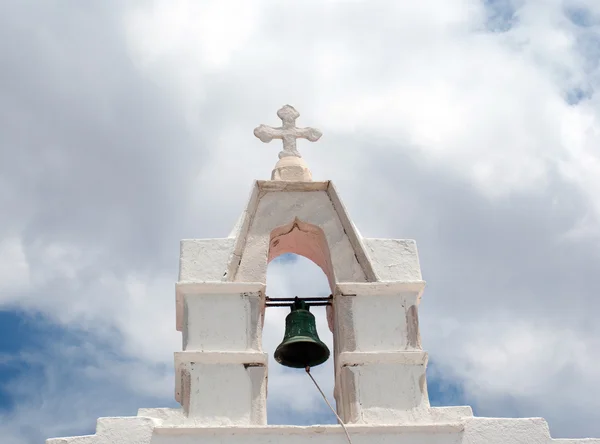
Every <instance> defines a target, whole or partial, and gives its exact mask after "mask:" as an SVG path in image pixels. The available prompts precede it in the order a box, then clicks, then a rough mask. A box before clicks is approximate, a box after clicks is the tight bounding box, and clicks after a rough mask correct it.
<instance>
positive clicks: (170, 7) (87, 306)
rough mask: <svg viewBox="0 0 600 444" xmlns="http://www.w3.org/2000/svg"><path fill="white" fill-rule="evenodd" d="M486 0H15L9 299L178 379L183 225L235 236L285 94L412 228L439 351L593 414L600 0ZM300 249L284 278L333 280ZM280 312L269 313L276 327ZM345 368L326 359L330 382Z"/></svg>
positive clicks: (473, 382)
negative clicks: (301, 258)
mask: <svg viewBox="0 0 600 444" xmlns="http://www.w3.org/2000/svg"><path fill="white" fill-rule="evenodd" d="M487 4H488V8H487V9H486V7H485V4H484V2H478V1H467V0H452V1H434V0H428V1H421V2H394V1H374V2H354V1H353V2H350V1H346V2H340V1H331V2H327V3H322V2H317V1H303V2H286V3H281V2H273V1H264V2H258V1H257V2H250V1H240V2H235V3H231V2H228V3H227V5H225V4H224V3H223V2H218V1H214V2H203V3H202V4H197V3H194V2H190V1H181V2H164V1H159V2H136V3H135V4H128V5H127V6H123V5H121V4H117V3H111V2H106V3H103V6H90V5H88V4H85V5H84V4H83V3H82V4H81V5H78V6H77V8H75V9H71V10H69V11H65V12H61V13H60V14H56V11H50V10H43V11H42V12H43V13H42V12H40V10H39V9H38V8H39V6H37V5H35V6H34V5H33V4H31V5H30V4H28V3H27V2H23V3H21V4H19V5H18V6H17V5H16V4H15V5H8V4H7V5H2V6H0V17H5V20H4V21H2V19H0V22H1V23H0V25H2V26H1V27H2V29H5V32H6V33H7V35H10V36H11V37H10V38H7V39H3V40H2V42H0V54H2V55H3V56H4V57H3V59H4V60H6V63H5V65H6V66H5V68H6V69H4V70H3V72H2V73H0V85H2V86H0V92H2V94H3V97H6V100H5V101H4V103H5V105H6V106H5V107H3V108H1V109H0V120H1V121H2V122H3V128H4V130H3V132H2V134H0V156H1V157H0V160H1V162H0V177H2V187H0V204H1V205H0V206H2V208H3V217H2V218H1V220H0V239H2V242H1V243H0V281H1V282H0V286H2V299H1V300H2V303H3V304H5V305H4V306H11V305H13V306H14V305H18V306H19V307H20V308H24V309H28V310H38V311H40V312H42V313H43V314H45V315H46V316H48V317H50V318H51V319H53V320H54V321H55V322H57V323H58V324H59V325H63V326H71V327H73V326H75V327H77V328H81V329H83V331H85V332H87V334H89V335H91V337H93V338H94V339H95V340H98V339H102V340H104V341H106V342H108V343H109V344H111V347H112V348H113V351H114V352H115V353H117V354H118V355H119V357H120V358H123V359H125V358H127V359H125V360H126V361H127V360H129V361H132V362H134V364H131V365H130V364H127V365H128V366H129V365H130V366H129V367H127V366H123V365H120V364H119V365H117V364H115V366H114V367H113V368H112V369H109V368H107V367H104V366H99V367H98V368H95V369H88V372H91V373H94V375H97V376H98V375H99V377H104V376H106V375H109V376H110V378H108V379H107V380H106V381H105V383H106V384H107V385H110V384H112V382H110V381H113V379H118V378H117V376H118V375H126V374H127V373H128V372H129V374H131V375H138V374H139V372H141V376H140V377H139V378H137V379H134V380H131V378H130V377H129V376H127V377H124V380H126V381H129V382H128V383H131V384H132V386H131V389H132V390H133V391H134V392H135V393H136V394H137V395H139V396H141V394H142V393H146V394H148V395H152V396H162V395H161V394H162V393H166V392H165V391H164V390H166V389H165V387H167V386H168V385H169V378H170V377H167V376H164V374H163V373H161V372H162V371H163V370H162V369H164V368H167V369H170V368H171V367H170V366H171V365H172V354H171V353H172V351H174V350H176V349H179V347H180V342H179V341H180V336H179V333H177V332H176V331H175V330H174V297H173V292H174V288H173V282H174V280H175V279H176V267H177V248H178V240H179V239H180V238H190V237H218V236H226V235H227V233H228V232H229V229H230V227H231V226H232V225H233V224H234V222H235V220H236V218H237V217H238V215H239V213H240V212H241V211H242V209H243V205H244V204H245V200H246V199H247V196H248V191H249V188H250V185H251V181H252V180H253V179H255V178H268V177H269V172H270V169H271V168H272V166H273V165H274V163H275V161H276V153H277V151H278V148H277V147H276V146H275V145H274V143H272V144H270V145H264V144H262V143H261V142H260V141H258V140H256V139H255V138H254V137H253V136H252V129H253V128H254V127H256V126H257V125H258V124H260V123H265V124H270V125H275V124H277V123H278V120H277V118H276V115H275V112H276V110H277V109H278V107H280V106H281V105H283V104H285V103H290V104H292V105H294V106H295V107H296V108H297V109H298V110H299V111H300V113H301V117H300V119H299V122H298V124H299V125H302V126H305V125H306V126H308V125H310V126H316V127H319V128H320V129H321V130H323V132H324V136H323V138H322V139H321V140H320V141H319V143H318V144H309V143H308V142H306V143H303V142H300V144H299V149H300V151H301V152H302V153H303V155H304V157H305V158H306V160H307V162H308V163H309V165H311V167H312V171H313V174H314V176H315V178H317V179H333V180H334V181H335V182H336V185H337V186H338V189H340V191H341V194H342V197H343V199H344V201H345V204H346V205H347V206H348V208H349V209H350V213H351V215H352V216H353V217H354V219H355V221H356V223H357V225H358V227H359V228H360V230H361V232H363V233H364V234H365V235H369V236H378V237H384V236H390V237H414V238H416V240H417V243H418V245H419V248H420V251H421V261H422V265H423V272H424V274H425V276H426V279H427V280H428V282H429V287H428V289H427V291H426V292H425V295H424V299H423V310H422V325H423V336H424V345H425V348H426V349H428V350H429V351H430V352H431V358H432V360H435V361H436V363H437V364H438V365H439V366H440V367H441V368H444V369H445V371H446V372H447V374H451V375H453V376H454V377H457V378H460V380H461V381H462V382H463V383H464V386H465V387H466V388H467V390H468V392H469V396H472V397H473V398H472V399H476V400H477V401H478V403H479V404H481V405H484V406H486V407H485V408H486V409H487V410H486V412H491V414H495V415H498V414H500V413H503V412H514V408H515V407H514V406H515V405H516V406H518V408H522V410H519V412H520V413H523V414H532V415H539V414H540V413H548V414H549V415H550V416H549V420H550V425H551V427H552V431H553V433H554V434H555V435H556V434H558V435H560V436H566V435H570V436H574V435H576V434H579V433H583V432H585V433H588V432H589V434H595V435H599V434H600V433H599V432H598V429H597V428H594V427H596V426H595V421H593V419H592V416H590V415H593V414H594V412H595V411H597V408H598V405H597V401H596V399H599V394H598V391H597V389H596V388H595V387H599V386H600V384H599V382H600V381H599V380H598V376H597V375H598V374H600V372H598V371H597V369H598V362H597V358H598V356H597V352H595V350H598V349H599V348H598V344H597V339H596V338H597V337H598V335H599V334H600V331H599V330H598V328H597V327H595V325H596V322H595V317H594V315H593V313H594V312H595V310H596V311H597V309H598V308H600V305H598V302H597V301H596V299H595V298H594V295H595V294H597V292H598V290H599V289H600V282H599V281H598V279H597V278H596V275H597V268H598V267H599V266H600V262H599V261H600V259H599V258H598V256H597V253H596V251H597V249H596V248H595V247H594V245H595V244H594V242H597V236H598V230H597V226H598V222H599V221H600V217H599V216H600V204H599V203H598V202H599V201H598V199H597V196H598V193H599V192H600V159H599V155H598V149H597V147H598V146H599V143H600V136H599V135H600V123H599V119H600V102H599V101H598V98H597V97H596V95H595V94H594V92H595V91H596V90H597V89H598V87H599V86H600V75H599V73H600V71H599V68H598V66H599V60H600V56H599V54H598V51H597V50H595V49H594V48H595V47H596V46H597V45H595V44H594V42H598V41H600V37H599V34H600V24H599V23H600V20H599V19H598V18H599V17H600V9H599V8H600V6H599V5H600V4H598V2H596V1H594V0H587V1H577V2H576V1H566V2H563V1H558V0H551V1H547V2H536V1H506V2H487ZM90 8H91V9H90ZM490 8H495V10H494V11H492V10H491V9H490ZM574 8H580V12H578V13H577V14H579V15H577V17H579V18H578V19H577V20H574V19H573V20H574V21H575V23H574V22H573V20H572V19H570V18H569V14H571V16H572V15H573V14H574V13H569V14H568V11H570V10H574ZM581 8H584V9H581ZM585 8H587V12H585ZM582 10H583V11H584V12H581V11H582ZM51 12H54V14H53V13H51ZM23 17H28V18H29V21H26V20H25V21H24V19H23ZM571 18H572V17H571ZM577 21H579V22H581V23H576V22H577ZM584 22H585V23H584ZM582 23H584V24H582ZM14 42H17V43H18V44H16V43H14ZM17 47H18V48H21V49H20V50H19V51H16V50H15V48H17ZM25 62H26V63H25ZM575 99H577V100H579V101H577V100H575ZM569 102H570V103H569ZM7 215H8V216H7ZM297 267H298V276H300V275H301V276H313V274H314V276H315V278H319V279H320V277H319V276H321V275H320V274H319V273H320V271H318V269H315V267H313V268H310V267H308V268H306V264H304V265H303V263H302V262H301V263H299V264H297ZM273 270H274V271H273ZM311 270H312V271H311ZM282 271H283V268H282V266H279V265H277V264H273V265H271V267H270V270H269V272H270V274H269V291H275V292H277V293H281V294H287V295H292V294H294V293H295V292H302V293H303V292H306V293H307V294H309V293H311V292H313V291H320V289H321V286H320V285H321V284H318V282H319V281H314V282H313V281H312V278H311V279H307V278H298V277H297V276H296V275H295V274H293V275H289V274H288V275H287V278H284V277H283V276H284V275H283V274H281V273H282ZM321 277H322V276H321ZM296 279H299V280H296ZM313 284H314V286H313ZM494 311H500V312H501V313H503V314H505V315H504V316H503V317H502V316H498V317H496V318H494V319H493V322H492V321H489V319H490V318H491V317H493V316H492V314H493V313H494ZM283 318H284V313H282V312H278V311H276V310H275V311H271V312H269V318H268V319H267V324H266V333H265V334H266V336H265V347H266V348H267V349H268V350H271V351H272V350H274V347H275V346H276V344H277V343H278V342H279V341H280V340H281V337H282V334H283V330H282V328H283ZM318 319H319V321H318V322H319V332H324V339H326V340H327V341H330V340H331V339H330V335H327V334H325V332H326V331H327V330H326V329H327V327H326V323H324V319H323V318H322V317H321V316H319V317H318ZM481 319H484V320H486V321H485V322H483V321H481ZM330 345H331V344H330ZM549 350H551V351H552V352H549ZM56 353H57V356H61V353H62V351H60V352H59V351H57V352H56ZM457 358H459V359H457ZM129 361H127V362H129ZM145 366H147V367H148V368H149V369H150V371H147V372H145V371H144V368H145ZM329 366H330V364H327V365H325V366H323V367H321V368H320V369H319V371H320V372H322V373H316V374H317V376H318V377H319V379H320V380H323V381H324V382H323V385H324V387H325V388H326V390H328V392H331V389H332V387H331V384H332V378H331V376H330V373H331V371H330V370H331V369H330V367H329ZM153 369H155V370H156V371H154V370H153ZM271 369H272V371H273V372H280V371H281V369H277V366H276V365H275V364H273V365H271ZM315 372H316V370H315ZM102 375H104V376H102ZM327 375H329V376H328V378H329V379H327V378H325V376H327ZM88 376H89V374H88ZM301 376H302V378H303V379H305V380H306V381H303V382H300V381H301V380H300V379H297V378H294V379H293V381H294V383H291V382H290V381H292V380H290V379H288V378H289V376H288V375H287V374H284V373H275V375H274V378H272V379H270V381H271V386H270V392H269V394H270V396H271V399H272V400H277V402H281V403H284V402H285V399H284V398H285V397H286V396H288V395H290V393H293V396H295V397H297V399H298V400H299V402H298V405H297V406H296V408H298V409H300V410H302V411H303V414H308V412H309V411H310V410H311V409H312V408H313V407H314V408H317V406H318V405H321V406H322V402H321V401H320V400H319V399H318V394H317V393H316V390H313V389H314V388H313V387H310V388H309V387H308V386H310V381H309V380H308V379H307V378H306V377H305V375H301ZM90 377H91V376H90ZM113 377H114V378H113ZM111 378H113V379H111ZM128 378H129V379H128ZM152 378H158V380H159V381H160V383H159V384H158V385H153V384H151V383H150V381H152V380H153V379H152ZM50 379H51V377H50V376H48V380H50ZM305 384H308V386H307V385H305ZM557 384H561V385H565V386H566V387H567V388H568V389H567V390H556V385H557ZM311 391H312V393H313V394H311ZM59 395H60V391H52V392H50V393H49V394H48V397H49V398H54V397H58V396H59ZM313 395H314V396H313ZM132 396H133V395H132ZM165 396H167V397H168V399H169V400H170V399H171V398H170V397H171V394H170V393H169V394H165ZM502 396H509V397H513V398H514V399H515V400H516V401H515V403H514V404H513V406H510V407H508V406H506V405H504V404H503V403H502V402H501V399H500V398H501V397H502ZM118 402H120V399H118V398H117V399H116V401H115V403H118ZM141 406H143V405H140V407H141ZM548 406H551V408H550V407H548ZM106 407H107V408H108V407H109V406H108V404H107V405H106ZM30 408H33V409H34V410H35V408H34V407H31V406H29V407H23V406H18V407H17V408H16V410H15V415H21V414H22V415H31V414H32V413H31V412H30V411H29V410H27V409H30ZM494 408H496V410H494ZM511 408H512V409H513V410H511ZM36 412H37V413H36V415H40V416H39V421H40V422H43V421H46V422H47V423H48V424H50V423H54V422H57V421H61V420H63V419H64V418H65V417H67V416H68V414H69V413H68V411H67V410H59V411H57V412H49V411H48V410H37V411H36ZM61 412H62V413H61ZM61 414H62V415H63V416H61ZM85 414H89V415H92V416H94V415H95V416H99V415H101V414H103V413H102V412H100V411H93V412H89V411H87V412H84V413H82V415H85ZM25 417H26V416H21V418H25ZM44 418H45V419H44ZM48 418H50V419H48ZM561 418H564V420H563V419H561ZM582 418H583V419H582ZM85 421H87V419H86V420H85ZM582 421H583V422H582ZM15 424H21V423H20V422H19V420H18V419H15ZM23 439H24V440H25V439H26V438H23Z"/></svg>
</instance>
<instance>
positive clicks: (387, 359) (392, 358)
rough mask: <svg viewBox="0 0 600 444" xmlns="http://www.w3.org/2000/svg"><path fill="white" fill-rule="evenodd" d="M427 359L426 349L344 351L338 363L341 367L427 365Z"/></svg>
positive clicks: (339, 356)
mask: <svg viewBox="0 0 600 444" xmlns="http://www.w3.org/2000/svg"><path fill="white" fill-rule="evenodd" d="M427 359H428V355H427V352H424V351H398V352H342V353H340V354H339V355H338V360H337V365H338V366H339V367H343V366H354V365H369V364H408V365H426V364H427Z"/></svg>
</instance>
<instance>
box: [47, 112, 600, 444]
mask: <svg viewBox="0 0 600 444" xmlns="http://www.w3.org/2000/svg"><path fill="white" fill-rule="evenodd" d="M277 115H278V116H279V118H280V119H281V120H282V122H283V123H282V126H281V127H278V128H273V127H269V126H265V125H260V126H259V127H257V128H256V129H255V130H254V134H255V136H256V137H258V138H259V139H260V140H261V141H263V142H271V141H272V140H273V139H281V140H282V142H283V150H282V151H281V152H280V153H279V161H278V162H277V164H276V165H275V167H274V169H273V172H272V175H271V180H257V181H255V183H254V185H253V186H252V192H251V195H250V198H249V200H248V203H247V205H246V208H245V209H244V211H243V212H242V214H241V217H240V218H239V221H238V223H237V224H236V226H235V227H234V229H233V231H232V232H231V234H230V235H229V236H228V237H224V238H219V239H186V240H183V241H181V248H180V258H179V279H178V282H177V284H176V298H175V303H176V320H175V321H176V322H175V325H176V328H177V330H179V331H180V332H181V334H182V350H181V351H177V352H175V356H174V365H175V390H174V392H175V399H176V400H177V401H178V402H179V404H181V407H180V408H175V409H168V408H165V409H162V408H142V409H140V410H139V411H138V415H137V416H135V417H119V418H100V419H99V420H98V423H97V429H96V434H95V435H90V436H81V437H72V438H56V439H50V440H48V441H47V444H59V443H60V444H65V443H73V444H108V443H123V444H125V443H135V444H145V443H152V444H171V443H181V444H191V443H205V444H217V443H226V444H245V443H248V444H250V443H252V444H254V443H281V442H286V443H287V444H297V443H301V442H309V441H310V442H311V443H334V444H335V443H337V444H341V443H344V442H348V441H350V442H353V443H355V444H358V443H363V444H367V443H369V444H379V443H381V444H388V443H406V444H408V443H417V444H418V443H421V444H426V443H431V444H446V443H447V444H451V443H452V444H456V443H465V444H467V443H468V444H474V443H481V444H484V443H485V444H501V443H502V444H505V443H506V444H512V443H515V444H516V443H532V444H534V443H551V442H554V441H555V440H553V439H552V438H551V437H550V433H549V430H548V425H547V423H546V422H545V421H544V420H543V419H541V418H526V419H522V418H519V419H508V418H479V417H474V416H473V412H472V410H471V408H470V407H468V406H460V407H456V406H453V407H431V406H430V403H429V397H428V393H427V379H426V367H427V358H428V357H427V353H426V352H425V351H424V350H423V349H422V346H421V337H420V331H419V315H418V313H419V310H418V307H419V301H420V299H421V296H422V294H423V290H424V288H425V282H424V281H423V279H422V276H421V268H420V265H419V259H418V254H417V247H416V243H415V241H413V240H404V239H375V238H364V237H362V236H361V234H360V233H359V231H358V230H357V228H356V227H355V225H354V224H353V223H352V220H351V219H350V216H349V215H348V212H347V211H346V209H345V208H344V205H343V203H342V201H341V199H340V197H339V194H338V192H337V190H336V188H335V186H334V185H333V183H332V182H330V181H315V180H313V178H312V174H311V172H310V170H309V168H308V165H307V164H306V162H304V160H303V159H302V157H301V155H300V153H299V152H298V150H297V147H296V142H297V139H298V138H303V139H308V140H309V141H312V142H316V141H318V140H319V139H320V137H321V132H320V131H318V130H316V129H313V128H298V127H296V120H297V118H298V117H299V114H298V112H297V111H296V110H295V109H294V108H293V107H291V106H289V105H286V106H284V107H283V108H281V109H280V110H279V111H278V113H277ZM285 253H295V254H298V255H301V256H304V257H306V258H308V259H310V260H311V261H313V262H314V263H315V264H317V265H318V266H319V267H320V268H321V269H322V270H323V272H324V273H325V275H326V276H327V279H328V282H329V286H330V289H331V296H330V297H329V298H325V299H326V301H320V303H322V304H323V305H327V320H328V325H329V328H330V330H331V331H332V333H333V340H334V341H333V342H334V343H333V349H332V350H331V351H330V350H329V349H327V347H326V346H325V345H324V344H322V345H321V344H319V342H320V341H319V339H318V335H317V334H316V331H315V330H314V329H313V327H314V322H313V321H314V319H313V321H311V318H310V316H312V315H310V312H309V306H310V305H311V303H315V298H313V299H312V300H309V299H306V300H303V299H302V298H300V299H295V300H291V301H287V302H282V303H287V304H289V305H290V306H291V307H292V310H291V312H290V315H289V316H288V318H289V319H291V320H290V321H289V325H287V327H288V328H287V329H286V339H284V342H283V343H282V346H280V348H278V352H277V354H276V356H278V358H277V359H278V361H279V362H281V363H282V364H284V365H289V366H295V367H299V368H301V367H304V366H306V371H309V367H310V366H311V365H318V364H319V363H321V362H323V360H325V359H328V358H329V359H333V363H334V372H335V373H334V378H335V388H334V398H335V400H336V406H335V409H336V412H337V415H338V418H339V420H340V421H341V423H342V424H343V426H341V425H339V424H335V425H315V426H308V427H300V426H270V425H267V410H266V406H267V403H266V399H267V381H268V365H267V363H268V360H267V355H266V353H265V352H264V351H263V349H262V328H263V321H264V315H265V310H266V309H267V308H268V306H269V304H270V303H273V300H269V298H268V297H267V293H266V273H267V266H268V264H269V262H270V261H272V260H273V259H275V258H276V257H278V256H280V255H282V254H285ZM304 312H306V313H309V314H306V313H304ZM294 313H295V314H294ZM290 316H291V318H290ZM311 322H313V323H312V324H311ZM298 344H299V345H298ZM323 347H324V348H323ZM284 440H285V441H284ZM556 442H564V443H566V442H568V443H569V444H575V443H582V444H583V443H587V444H600V439H599V440H568V441H564V440H556Z"/></svg>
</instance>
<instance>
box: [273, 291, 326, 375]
mask: <svg viewBox="0 0 600 444" xmlns="http://www.w3.org/2000/svg"><path fill="white" fill-rule="evenodd" d="M291 309H292V311H291V313H290V314H289V315H287V317H286V318H285V334H284V336H283V341H282V342H281V344H279V346H278V347H277V349H276V350H275V360H276V361H277V362H279V363H280V364H281V365H285V366H286V367H292V368H306V367H315V366H317V365H320V364H322V363H324V362H325V361H327V359H329V349H328V348H327V346H326V345H325V344H324V343H323V342H322V341H321V340H320V339H319V335H318V334H317V326H316V323H315V316H314V315H313V314H312V313H311V312H310V311H309V306H308V305H307V304H306V302H304V301H302V300H300V299H298V298H296V300H295V301H294V303H293V304H292V307H291Z"/></svg>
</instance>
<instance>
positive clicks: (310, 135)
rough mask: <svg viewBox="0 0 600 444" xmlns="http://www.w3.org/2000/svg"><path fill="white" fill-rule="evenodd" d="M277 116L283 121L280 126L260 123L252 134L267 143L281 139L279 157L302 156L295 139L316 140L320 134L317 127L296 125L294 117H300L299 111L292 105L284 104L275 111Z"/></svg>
mask: <svg viewBox="0 0 600 444" xmlns="http://www.w3.org/2000/svg"><path fill="white" fill-rule="evenodd" d="M277 116H278V117H279V118H280V119H281V120H282V121H283V125H282V126H280V127H278V128H273V127H270V126H267V125H260V126H259V127H257V128H255V129H254V135H255V136H256V137H258V138H259V139H260V140H261V141H263V142H265V143H269V142H270V141H271V140H273V139H281V140H283V151H280V152H279V158H280V159H282V158H284V157H288V156H294V157H302V156H301V155H300V153H299V152H298V150H297V149H296V139H300V138H302V139H308V140H310V141H311V142H316V141H317V140H319V138H320V137H321V136H322V133H321V131H319V130H318V129H315V128H297V127H296V119H297V118H298V117H300V113H299V112H298V111H296V110H295V109H294V107H293V106H290V105H285V106H284V107H283V108H281V109H280V110H279V111H277Z"/></svg>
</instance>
